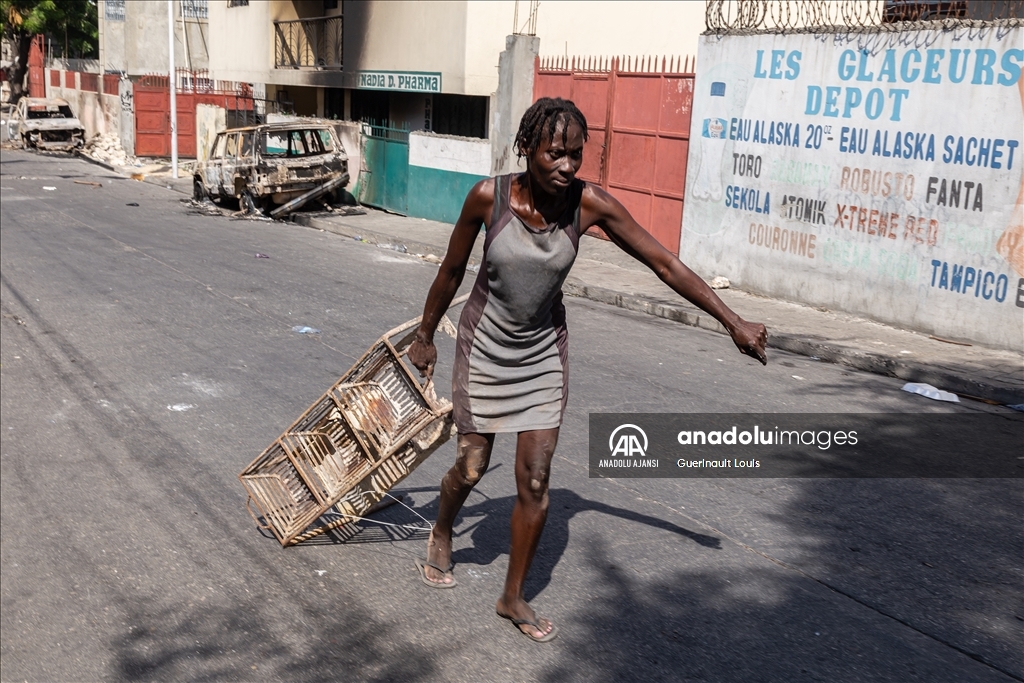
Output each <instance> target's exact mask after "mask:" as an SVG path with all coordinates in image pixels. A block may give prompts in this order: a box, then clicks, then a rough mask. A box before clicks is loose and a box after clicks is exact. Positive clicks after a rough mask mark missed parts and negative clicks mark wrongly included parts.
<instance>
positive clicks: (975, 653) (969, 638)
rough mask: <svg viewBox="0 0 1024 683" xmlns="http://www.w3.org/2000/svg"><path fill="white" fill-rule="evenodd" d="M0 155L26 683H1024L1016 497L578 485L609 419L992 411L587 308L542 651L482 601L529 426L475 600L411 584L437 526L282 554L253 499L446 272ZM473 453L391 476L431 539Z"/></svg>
mask: <svg viewBox="0 0 1024 683" xmlns="http://www.w3.org/2000/svg"><path fill="white" fill-rule="evenodd" d="M0 159H2V168H0V171H2V175H0V238H2V249H0V271H2V272H0V280H2V287H0V307H2V313H3V317H2V319H0V332H2V339H3V343H2V347H0V362H2V368H0V378H2V385H0V389H2V390H0V394H2V396H0V409H2V410H0V431H2V449H0V450H2V456H0V469H2V476H0V514H2V525H0V562H2V582H0V600H2V601H0V607H2V609H0V625H2V644H0V678H2V679H3V680H4V681H23V680H28V681H92V680H129V681H135V680H254V681H255V680H259V681H266V680H287V681H321V680H343V679H344V680H354V681H363V680H366V681H391V680H394V681H467V682H469V681H482V680H487V681H520V680H522V681H527V680H539V681H609V682H611V681H616V682H618V681H691V680H692V681H754V680H757V681H913V680H921V681H956V682H963V681H1005V680H1014V679H1016V680H1021V679H1022V678H1024V662H1022V657H1021V652H1024V606H1022V595H1024V592H1022V583H1024V581H1022V576H1021V573H1022V562H1021V558H1022V557H1024V533H1022V525H1021V518H1022V512H1024V493H1022V487H1021V485H1020V480H998V479H990V480H935V479H931V480H930V479H918V480H908V479H899V480H889V479H875V480H824V479H774V480H771V479H750V480H736V479H731V480H719V481H708V480H696V479H673V480H667V479H666V480H627V479H590V478H588V467H587V434H588V421H587V420H588V414H589V413H591V412H634V411H635V412H675V411H696V412H897V413H898V412H906V413H915V412H943V411H947V412H965V411H979V410H984V411H990V412H991V411H1002V410H1004V409H998V408H991V407H989V406H985V405H983V404H977V403H969V402H968V403H964V404H960V405H950V404H940V403H934V402H930V401H928V400H927V399H924V398H921V397H917V396H912V395H909V394H906V393H904V392H901V391H899V388H900V386H901V385H902V382H901V381H899V380H894V379H887V378H883V377H878V376H874V375H868V374H863V373H858V372H855V371H850V370H848V369H844V368H841V367H838V366H832V365H828V364H823V363H817V362H814V361H813V360H810V359H807V358H804V357H801V356H794V355H789V354H786V353H782V352H773V353H772V355H771V362H770V363H769V365H768V366H767V367H765V368H762V367H761V366H760V365H758V364H757V363H755V362H754V361H752V360H749V359H746V358H743V357H741V356H739V355H738V354H736V353H735V351H734V350H733V349H731V348H730V344H729V343H728V340H727V339H726V338H724V337H722V336H720V335H717V334H715V333H712V332H707V331H703V330H699V329H695V328H690V327H685V326H682V325H677V324H673V323H669V322H666V321H662V320H658V319H654V318H649V317H645V316H643V315H639V314H632V313H629V312H626V311H623V310H621V309H615V308H609V307H605V306H601V305H598V304H593V303H589V302H585V301H582V300H578V299H568V300H567V308H568V318H569V327H570V334H571V347H572V351H571V368H572V372H571V379H570V383H571V388H570V392H571V397H570V401H569V409H568V412H567V415H566V418H565V424H564V427H563V429H562V433H561V442H560V444H559V449H558V452H557V454H556V456H555V461H554V465H553V473H552V490H551V508H550V516H549V520H548V525H547V528H546V530H545V532H544V536H543V538H542V540H541V545H540V549H539V552H538V555H537V559H536V561H535V565H534V569H533V572H532V574H531V576H530V578H529V580H528V583H527V594H528V599H530V600H531V602H532V604H533V605H534V606H535V607H536V608H537V610H538V612H539V613H541V614H543V615H544V616H547V617H550V618H551V619H552V620H553V621H555V622H556V623H557V624H558V625H559V626H560V628H561V635H560V637H559V638H558V639H557V640H556V641H554V642H553V643H551V644H547V645H537V644H534V643H531V642H529V641H527V640H526V639H525V638H524V637H522V636H520V635H518V632H517V631H515V630H514V629H513V627H512V626H511V625H510V624H509V623H508V622H506V621H504V620H501V619H499V618H498V617H496V616H495V614H494V601H495V600H496V598H497V596H498V593H499V591H500V587H501V584H502V580H503V577H504V572H505V567H506V563H507V545H508V516H509V513H510V510H511V506H512V502H513V495H514V487H513V471H512V470H513V468H512V464H511V449H512V444H513V442H512V439H511V438H499V439H498V445H497V447H496V452H495V458H494V461H493V462H494V464H493V466H492V467H493V469H492V471H491V473H490V474H488V476H487V477H485V478H484V480H483V481H482V483H481V484H480V485H479V487H478V488H477V490H476V491H475V492H474V493H473V494H472V495H471V497H470V499H469V501H468V503H467V506H466V508H465V509H464V511H463V514H462V516H461V518H460V519H459V521H458V526H457V529H456V530H457V533H458V537H457V538H456V540H455V547H456V552H455V558H454V559H455V560H456V561H457V562H458V567H457V568H456V576H457V578H458V580H459V586H458V587H457V588H456V589H455V590H450V591H434V590H431V589H429V588H426V587H424V586H423V585H422V584H421V583H420V582H419V580H418V578H417V576H416V573H415V571H414V569H413V562H412V560H413V558H414V557H416V556H418V555H420V554H422V552H423V547H424V544H425V539H426V534H425V532H423V531H418V530H415V529H410V528H396V527H381V526H376V525H372V524H363V525H362V526H361V527H360V531H359V533H357V534H356V535H355V536H354V537H352V538H351V539H350V540H348V541H346V542H336V541H332V540H331V539H324V540H323V541H321V542H312V543H309V544H304V545H302V546H299V547H295V548H289V549H282V548H281V547H280V545H279V544H278V543H277V542H276V541H275V540H273V539H272V538H267V537H266V536H264V535H262V534H261V533H260V532H259V531H258V530H257V529H256V527H255V525H254V524H253V522H252V520H251V519H250V517H249V516H248V514H247V513H246V511H245V507H244V502H245V495H244V491H243V489H242V487H241V485H240V484H239V481H238V479H237V475H238V473H239V472H240V471H241V470H242V468H243V467H245V465H246V464H248V463H249V462H250V461H251V460H252V459H253V458H254V457H255V456H256V455H258V454H259V453H260V452H261V451H262V450H263V449H264V448H265V447H266V446H267V444H269V443H270V442H271V441H272V440H273V439H274V438H275V437H276V436H277V435H278V434H279V433H280V431H281V430H282V429H284V428H285V427H286V426H287V425H288V424H289V423H290V422H291V421H292V420H293V419H294V418H295V417H297V416H298V415H299V413H301V412H302V411H303V410H304V409H305V408H306V407H307V406H308V405H309V403H311V402H312V401H313V400H314V399H315V398H316V397H318V396H319V395H320V394H321V393H322V392H323V391H324V389H326V388H327V387H328V386H329V385H330V384H331V383H332V382H333V381H334V380H335V379H336V378H337V377H338V376H339V375H340V374H341V373H342V372H343V371H344V370H345V369H347V368H348V366H349V365H350V364H351V363H352V362H353V361H354V360H355V358H357V357H358V356H359V355H360V354H361V353H362V352H363V351H364V350H365V349H366V348H367V347H368V346H369V345H370V344H371V343H372V342H373V340H374V339H375V338H376V337H377V336H378V335H379V334H381V333H382V332H383V331H385V330H386V329H388V328H390V327H392V326H394V325H396V324H398V323H401V322H403V321H405V320H407V319H410V318H413V317H415V316H416V315H418V314H419V312H420V311H421V307H422V302H423V299H424V296H425V292H426V289H427V287H428V286H429V283H430V282H431V280H432V278H433V276H434V273H435V272H436V266H433V265H431V264H428V263H424V262H422V261H420V260H417V259H415V258H413V257H411V256H407V255H402V254H398V253H395V252H392V251H386V250H382V249H378V248H376V247H373V246H370V245H366V244H362V243H358V242H354V241H351V240H347V239H344V238H342V237H339V236H335V235H331V234H326V233H321V232H319V231H315V230H310V229H307V228H301V227H297V226H294V225H289V224H277V223H269V222H255V221H247V220H232V219H229V218H225V217H208V216H201V215H193V214H190V213H189V207H188V206H187V205H185V204H184V203H183V202H182V196H181V195H179V194H176V193H173V192H170V191H168V190H165V189H163V188H160V187H154V186H152V185H148V184H143V183H138V182H134V181H131V180H126V179H123V178H120V177H117V176H114V175H112V174H109V173H106V172H104V171H103V170H102V169H99V168H97V167H95V166H92V165H89V164H87V163H85V162H82V161H79V160H74V159H68V158H61V157H44V156H37V155H32V154H28V153H22V152H9V151H4V152H3V154H2V157H0ZM75 180H79V181H88V182H98V183H101V184H102V187H95V186H91V185H84V184H76V183H75V182H74V181H75ZM48 187H49V188H55V189H52V190H48V189H46V188H48ZM130 203H137V204H138V206H131V205H129V204H130ZM257 252H258V253H262V254H266V255H268V256H269V257H270V258H268V259H257V258H254V255H255V254H256V253H257ZM295 325H308V326H311V327H315V328H319V329H321V330H322V331H323V332H322V334H320V335H312V336H309V335H300V334H296V333H294V332H292V327H293V326H295ZM453 348H454V345H453V343H452V342H451V341H447V342H445V343H444V344H442V346H441V353H442V363H441V367H440V368H439V370H438V384H439V386H441V387H445V386H446V382H448V381H449V377H450V376H449V374H448V373H449V372H450V367H451V358H452V353H453ZM794 376H796V377H794ZM798 378H799V379H798ZM1007 419H1015V416H1014V415H1010V414H1009V413H1007ZM1018 419H1019V418H1018ZM453 457H454V447H453V445H452V444H451V443H449V444H448V445H446V446H445V447H444V448H443V449H442V450H440V451H439V452H438V453H436V454H435V455H434V456H433V457H432V458H431V459H430V460H428V461H427V462H426V463H424V464H423V465H422V466H421V467H420V468H419V469H418V470H416V471H415V472H414V473H413V474H412V475H411V476H410V477H409V478H408V479H406V480H405V482H403V483H402V484H401V485H400V486H399V491H402V492H404V493H406V494H407V502H409V503H410V505H411V507H412V508H413V510H415V512H416V513H418V514H420V515H423V516H424V517H426V518H427V519H432V518H433V516H434V515H435V514H436V509H437V484H438V481H439V480H440V477H441V475H442V474H443V472H444V470H445V469H447V467H448V466H449V465H450V463H451V461H452V459H453ZM378 516H379V518H380V519H382V520H384V521H390V522H392V523H396V524H406V525H417V524H422V522H420V520H419V519H418V518H417V516H416V514H414V512H413V511H410V510H407V509H405V508H402V507H400V506H393V507H391V508H389V509H388V510H386V511H385V512H383V513H380V514H379V515H378Z"/></svg>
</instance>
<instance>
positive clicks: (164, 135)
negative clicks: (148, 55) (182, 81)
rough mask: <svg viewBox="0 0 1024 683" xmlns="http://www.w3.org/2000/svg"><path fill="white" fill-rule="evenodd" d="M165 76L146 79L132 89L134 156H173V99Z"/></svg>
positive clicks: (144, 77) (147, 77)
mask: <svg viewBox="0 0 1024 683" xmlns="http://www.w3.org/2000/svg"><path fill="white" fill-rule="evenodd" d="M167 80H168V79H167V77H166V76H143V77H142V79H141V80H140V81H139V82H138V83H136V84H135V85H134V87H133V90H134V98H135V155H136V156H140V157H166V156H170V154H171V96H170V91H169V90H168V87H167Z"/></svg>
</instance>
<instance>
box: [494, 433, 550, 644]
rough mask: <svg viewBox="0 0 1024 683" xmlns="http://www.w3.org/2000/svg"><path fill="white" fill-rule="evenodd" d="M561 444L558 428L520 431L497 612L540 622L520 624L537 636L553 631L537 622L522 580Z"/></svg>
mask: <svg viewBox="0 0 1024 683" xmlns="http://www.w3.org/2000/svg"><path fill="white" fill-rule="evenodd" d="M557 444H558V429H557V428H555V429H539V430H535V431H529V432H521V433H520V434H519V440H518V442H517V444H516V492H517V496H516V503H515V507H514V508H513V509H512V547H511V549H510V551H509V557H508V574H507V576H506V577H505V590H504V592H503V593H502V596H501V599H500V600H498V605H497V611H498V614H500V615H502V616H504V617H509V618H514V619H526V620H529V621H533V622H535V623H537V626H536V627H534V626H530V625H528V624H521V625H520V627H519V628H520V629H521V630H522V631H524V632H528V633H530V634H531V635H533V636H534V637H535V638H537V637H541V636H543V635H545V634H547V633H548V632H549V631H551V628H552V625H551V623H550V622H548V621H547V620H546V619H542V620H540V622H537V619H536V615H535V614H534V612H533V609H532V608H531V607H530V606H529V605H528V604H527V602H526V600H525V599H524V598H523V583H524V581H525V580H526V573H527V572H528V571H529V569H530V565H531V564H532V563H533V556H534V554H535V553H536V551H537V542H538V541H539V540H540V535H541V532H542V531H543V530H544V523H545V521H546V520H547V517H548V480H549V477H550V473H551V457H552V456H553V455H554V453H555V446H556V445H557Z"/></svg>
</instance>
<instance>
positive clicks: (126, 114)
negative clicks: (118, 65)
mask: <svg viewBox="0 0 1024 683" xmlns="http://www.w3.org/2000/svg"><path fill="white" fill-rule="evenodd" d="M117 92H118V95H119V97H120V101H119V103H118V104H119V105H120V106H119V112H118V113H119V116H118V120H119V121H120V127H119V129H118V131H117V132H118V137H119V138H120V139H121V149H123V150H124V151H125V152H126V153H127V154H128V156H130V157H133V156H135V86H134V84H133V83H132V82H131V81H129V80H128V79H127V78H122V79H121V80H120V81H118V84H117Z"/></svg>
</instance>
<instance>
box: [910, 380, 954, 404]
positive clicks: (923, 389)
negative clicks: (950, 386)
mask: <svg viewBox="0 0 1024 683" xmlns="http://www.w3.org/2000/svg"><path fill="white" fill-rule="evenodd" d="M903 391H906V392H908V393H911V394H920V395H921V396H924V397H925V398H930V399H932V400H933V401H946V402H948V403H959V402H960V397H959V396H957V395H956V394H953V393H950V392H948V391H943V390H942V389H936V388H935V387H933V386H932V385H931V384H925V383H923V382H907V383H906V384H904V385H903Z"/></svg>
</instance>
